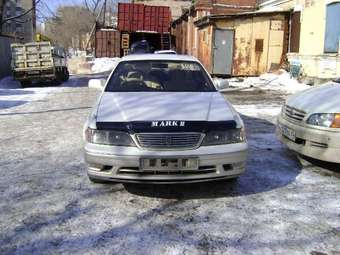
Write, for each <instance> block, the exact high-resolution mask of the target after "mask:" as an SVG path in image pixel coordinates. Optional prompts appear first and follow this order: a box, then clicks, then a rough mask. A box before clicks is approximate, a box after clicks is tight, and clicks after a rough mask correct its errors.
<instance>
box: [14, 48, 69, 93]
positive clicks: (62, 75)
mask: <svg viewBox="0 0 340 255" xmlns="http://www.w3.org/2000/svg"><path fill="white" fill-rule="evenodd" d="M11 50H12V71H13V76H14V78H15V79H16V80H18V81H20V82H21V85H22V86H23V87H27V86H29V85H30V84H31V83H32V82H34V81H37V82H56V83H61V82H64V81H67V80H68V79H69V71H68V68H67V61H66V52H65V50H64V49H63V48H61V47H58V46H52V45H51V43H50V42H48V41H44V42H31V43H25V44H18V43H14V44H11Z"/></svg>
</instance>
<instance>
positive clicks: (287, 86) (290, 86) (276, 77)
mask: <svg viewBox="0 0 340 255" xmlns="http://www.w3.org/2000/svg"><path fill="white" fill-rule="evenodd" d="M229 82H230V85H231V86H232V87H238V88H260V89H264V90H279V91H283V92H286V93H288V94H294V93H296V92H298V91H302V90H305V89H308V88H310V86H308V85H306V84H304V83H299V82H298V81H297V80H296V79H294V78H291V77H290V74H289V73H288V72H286V71H285V70H280V71H279V72H278V73H265V74H262V75H261V76H259V77H249V78H246V79H244V80H243V81H240V80H239V79H235V78H233V79H230V80H229Z"/></svg>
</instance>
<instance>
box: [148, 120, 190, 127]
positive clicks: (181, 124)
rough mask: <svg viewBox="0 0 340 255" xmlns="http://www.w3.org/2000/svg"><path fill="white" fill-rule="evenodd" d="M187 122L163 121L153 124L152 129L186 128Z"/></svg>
mask: <svg viewBox="0 0 340 255" xmlns="http://www.w3.org/2000/svg"><path fill="white" fill-rule="evenodd" d="M184 126H185V121H177V120H162V121H153V122H151V127H184Z"/></svg>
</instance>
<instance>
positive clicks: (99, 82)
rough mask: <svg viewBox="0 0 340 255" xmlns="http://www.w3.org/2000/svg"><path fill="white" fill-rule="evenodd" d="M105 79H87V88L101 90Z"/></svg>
mask: <svg viewBox="0 0 340 255" xmlns="http://www.w3.org/2000/svg"><path fill="white" fill-rule="evenodd" d="M105 83H106V80H104V79H91V80H89V88H91V89H98V90H103V89H104V86H105Z"/></svg>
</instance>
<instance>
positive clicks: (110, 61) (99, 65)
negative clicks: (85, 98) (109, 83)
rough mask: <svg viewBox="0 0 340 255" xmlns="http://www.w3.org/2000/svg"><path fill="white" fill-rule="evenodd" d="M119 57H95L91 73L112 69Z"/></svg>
mask: <svg viewBox="0 0 340 255" xmlns="http://www.w3.org/2000/svg"><path fill="white" fill-rule="evenodd" d="M118 59H119V58H96V59H95V60H94V61H93V66H92V68H91V71H92V72H93V73H103V72H109V71H112V69H113V68H114V67H115V65H116V63H117V61H118Z"/></svg>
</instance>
